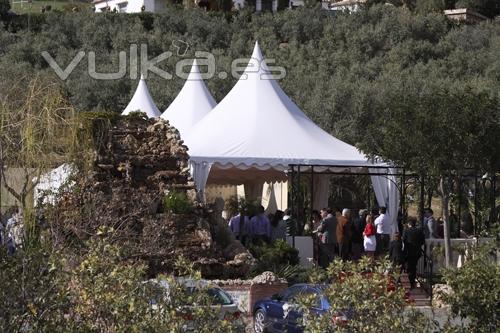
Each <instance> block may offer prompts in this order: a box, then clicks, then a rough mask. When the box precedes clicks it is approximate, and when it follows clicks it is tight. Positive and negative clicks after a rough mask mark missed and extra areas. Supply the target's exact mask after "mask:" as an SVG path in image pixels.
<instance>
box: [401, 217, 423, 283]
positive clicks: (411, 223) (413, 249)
mask: <svg viewBox="0 0 500 333" xmlns="http://www.w3.org/2000/svg"><path fill="white" fill-rule="evenodd" d="M416 224H417V219H416V218H414V217H409V218H408V228H407V229H406V230H405V231H404V234H403V244H404V252H405V255H406V269H407V272H408V279H409V280H410V284H411V288H412V289H413V288H415V286H416V283H415V279H416V277H417V263H418V259H420V256H421V255H422V245H424V244H425V236H424V233H423V231H422V229H420V228H417V227H416Z"/></svg>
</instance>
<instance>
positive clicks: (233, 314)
mask: <svg viewBox="0 0 500 333" xmlns="http://www.w3.org/2000/svg"><path fill="white" fill-rule="evenodd" d="M174 281H175V283H177V284H178V286H180V287H181V288H182V289H184V290H183V293H182V294H183V295H184V296H189V294H191V293H195V292H201V293H203V294H202V295H203V297H208V298H205V299H204V300H205V301H207V300H208V301H209V302H210V308H211V309H213V310H216V311H218V312H219V319H224V318H226V319H229V320H231V321H233V324H234V325H235V327H238V328H240V327H241V328H242V331H243V330H244V327H245V324H244V322H243V318H242V314H241V312H240V311H239V309H238V306H237V304H236V303H234V301H233V299H232V298H231V296H230V295H229V294H228V293H227V292H226V291H224V290H223V289H222V288H220V287H219V286H216V285H213V284H211V283H210V282H209V281H206V280H195V279H184V278H176V279H175V280H174ZM145 283H151V284H153V285H155V286H159V287H160V289H161V290H162V294H161V295H158V296H157V297H155V298H153V299H151V300H150V304H151V307H152V309H154V310H157V309H158V307H159V306H161V305H160V304H161V302H159V299H160V297H163V302H169V301H170V298H171V297H172V295H171V287H170V282H169V281H168V280H165V279H151V280H148V281H146V282H145ZM195 299H196V298H195ZM181 301H182V300H181ZM190 302H192V300H186V303H185V304H182V302H181V304H182V305H180V306H179V311H180V312H182V313H184V316H185V317H184V319H186V321H188V322H193V324H192V325H189V327H187V331H193V330H194V322H195V319H196V318H193V317H192V315H191V313H192V311H191V310H190V309H192V308H197V307H206V306H207V305H206V303H204V304H196V303H195V302H196V301H194V302H193V303H191V304H189V303H190ZM191 326H193V327H191Z"/></svg>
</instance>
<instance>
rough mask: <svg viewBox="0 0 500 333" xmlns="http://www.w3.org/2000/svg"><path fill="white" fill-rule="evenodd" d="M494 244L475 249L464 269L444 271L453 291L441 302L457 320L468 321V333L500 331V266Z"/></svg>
mask: <svg viewBox="0 0 500 333" xmlns="http://www.w3.org/2000/svg"><path fill="white" fill-rule="evenodd" d="M497 250H498V249H497V247H496V246H495V244H486V245H481V246H479V245H478V246H476V247H474V248H472V249H471V251H470V254H469V255H468V256H467V259H466V261H465V263H464V265H463V266H462V267H461V268H458V269H456V268H449V269H445V270H443V278H444V280H445V281H446V283H447V284H448V285H449V286H450V287H451V288H452V290H453V292H452V293H450V294H447V293H443V294H441V295H440V296H441V297H442V299H443V300H444V301H445V302H446V303H448V304H450V305H451V309H452V312H453V314H454V315H455V316H458V317H460V318H467V319H468V322H469V324H468V327H467V331H468V332H498V331H497V329H498V327H500V313H499V309H500V266H499V265H498V264H497V263H496V255H497Z"/></svg>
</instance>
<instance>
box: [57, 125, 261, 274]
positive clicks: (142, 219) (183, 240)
mask: <svg viewBox="0 0 500 333" xmlns="http://www.w3.org/2000/svg"><path fill="white" fill-rule="evenodd" d="M94 127H95V126H94ZM100 129H101V130H99V131H95V130H94V133H93V134H92V135H93V136H94V137H93V138H92V142H93V146H94V147H92V149H93V150H94V153H93V154H92V156H93V157H92V161H91V167H90V171H89V172H86V173H79V174H77V175H76V176H75V177H74V178H75V179H74V181H75V183H76V186H75V187H73V188H72V189H71V190H69V191H68V192H65V193H64V194H63V195H62V197H61V198H60V200H59V203H58V204H57V206H56V207H55V209H54V214H53V218H52V219H51V220H52V230H53V236H54V240H55V242H56V243H57V244H59V245H63V246H65V247H67V246H70V247H71V248H75V249H78V248H79V246H82V245H83V244H84V241H85V240H86V239H88V238H90V237H94V236H95V235H96V233H97V231H98V229H99V228H100V227H102V226H106V227H108V228H113V230H114V232H113V236H112V237H113V238H112V240H113V241H114V242H117V243H119V244H120V245H122V247H123V249H124V250H125V252H126V256H127V258H128V259H140V260H144V261H145V262H146V263H147V264H148V266H149V271H150V274H151V275H152V276H154V275H156V274H157V273H161V272H171V271H172V270H173V266H174V262H175V260H176V258H178V257H179V256H180V255H182V256H184V257H186V258H187V259H188V260H189V261H190V262H193V263H194V264H195V267H197V268H198V269H200V270H201V272H202V275H204V277H206V278H228V277H238V276H243V275H244V274H245V273H246V272H247V271H248V270H249V269H250V265H251V264H252V263H253V258H252V257H251V255H250V254H249V253H248V251H246V249H244V248H243V247H242V246H241V245H239V246H238V243H236V245H235V242H234V240H231V241H230V244H229V246H227V244H224V247H230V251H227V250H226V249H225V248H223V247H222V244H217V242H216V241H214V239H217V237H215V236H216V235H214V232H215V231H216V230H220V227H221V226H220V225H217V222H216V221H217V219H216V218H214V217H213V216H212V215H211V214H212V212H211V211H210V210H208V209H206V208H203V207H200V206H196V205H195V208H194V209H193V211H192V212H189V213H183V214H174V213H172V212H167V211H165V209H164V204H163V202H164V198H165V193H166V191H181V192H184V193H187V194H188V196H190V197H194V195H193V194H194V184H193V182H192V180H191V179H190V175H189V172H188V171H189V170H188V159H189V156H188V153H187V147H186V146H185V145H184V144H183V142H182V141H181V140H180V137H179V133H178V131H177V130H176V129H175V128H173V127H170V126H169V124H168V122H166V121H164V120H161V119H155V120H152V119H145V118H143V117H139V116H137V115H135V116H129V117H119V118H117V119H112V120H111V122H110V125H109V127H108V128H106V130H105V131H102V126H101V127H100ZM214 221H215V222H214Z"/></svg>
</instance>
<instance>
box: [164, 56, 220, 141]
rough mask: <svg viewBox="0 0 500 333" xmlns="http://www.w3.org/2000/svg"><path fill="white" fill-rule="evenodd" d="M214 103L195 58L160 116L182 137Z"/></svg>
mask: <svg viewBox="0 0 500 333" xmlns="http://www.w3.org/2000/svg"><path fill="white" fill-rule="evenodd" d="M216 104H217V103H216V102H215V99H214V98H213V97H212V94H210V91H208V89H207V87H206V85H205V83H204V82H203V79H202V77H201V74H200V69H199V67H198V64H197V63H196V59H195V60H194V61H193V66H192V67H191V72H190V73H189V76H188V78H187V80H186V83H184V86H183V87H182V89H181V91H180V92H179V94H178V95H177V97H176V98H175V99H174V101H173V102H172V104H170V106H169V107H168V108H167V110H165V112H163V114H162V115H161V118H163V119H166V120H168V121H169V122H170V125H172V126H174V127H175V128H177V129H178V130H179V133H180V134H181V137H184V136H185V135H186V134H187V133H188V131H189V130H190V129H191V128H192V127H193V125H195V124H196V123H197V122H198V121H200V119H202V118H203V117H204V116H205V115H206V114H207V113H208V112H210V110H212V109H213V108H214V107H215V105H216Z"/></svg>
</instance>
